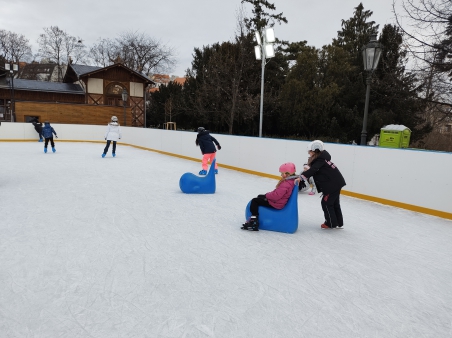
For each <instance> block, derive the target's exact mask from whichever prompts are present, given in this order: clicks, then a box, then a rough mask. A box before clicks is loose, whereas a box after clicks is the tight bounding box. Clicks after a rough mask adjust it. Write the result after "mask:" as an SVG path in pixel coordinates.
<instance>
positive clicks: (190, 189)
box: [179, 160, 216, 194]
mask: <svg viewBox="0 0 452 338" xmlns="http://www.w3.org/2000/svg"><path fill="white" fill-rule="evenodd" d="M215 161H216V160H213V162H212V164H211V165H210V170H209V173H208V174H207V175H206V176H204V177H199V176H196V175H195V174H192V173H185V174H183V175H182V177H181V178H180V180H179V187H180V190H182V192H184V193H186V194H214V193H215V190H216V183H215V170H214V168H215Z"/></svg>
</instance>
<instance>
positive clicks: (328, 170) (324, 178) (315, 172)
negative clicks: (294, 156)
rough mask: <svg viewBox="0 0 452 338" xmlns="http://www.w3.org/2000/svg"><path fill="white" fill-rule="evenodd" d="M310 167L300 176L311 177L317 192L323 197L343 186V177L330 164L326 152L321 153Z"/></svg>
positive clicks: (329, 158) (334, 166)
mask: <svg viewBox="0 0 452 338" xmlns="http://www.w3.org/2000/svg"><path fill="white" fill-rule="evenodd" d="M310 166H311V167H310V168H309V169H308V170H306V171H305V172H303V173H302V175H303V176H304V177H306V178H309V177H312V178H313V179H314V182H315V186H316V187H317V190H318V191H319V192H322V193H323V194H324V195H328V194H330V193H333V192H336V191H338V190H340V189H341V188H342V187H343V186H344V185H345V180H344V177H343V176H342V174H341V172H340V171H339V169H338V168H337V167H336V165H335V164H334V163H333V162H331V155H330V154H329V153H328V152H327V151H326V150H324V151H322V152H321V153H320V155H319V156H318V157H317V158H316V159H315V160H314V161H312V163H311V164H310Z"/></svg>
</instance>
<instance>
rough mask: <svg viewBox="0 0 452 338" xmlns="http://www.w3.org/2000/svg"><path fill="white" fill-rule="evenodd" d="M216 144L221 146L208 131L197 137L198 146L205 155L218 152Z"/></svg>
mask: <svg viewBox="0 0 452 338" xmlns="http://www.w3.org/2000/svg"><path fill="white" fill-rule="evenodd" d="M214 143H215V144H216V145H217V146H218V147H219V146H220V143H218V141H217V140H216V138H215V137H213V136H211V135H210V134H209V131H208V130H204V131H202V132H200V133H198V136H197V137H196V145H197V146H199V148H201V153H202V154H203V155H204V154H212V153H215V152H216V151H217V148H215V145H214Z"/></svg>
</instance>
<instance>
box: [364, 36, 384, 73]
mask: <svg viewBox="0 0 452 338" xmlns="http://www.w3.org/2000/svg"><path fill="white" fill-rule="evenodd" d="M381 50H382V45H381V44H380V43H379V42H377V34H372V35H371V36H370V41H369V43H368V44H367V45H365V46H364V47H363V49H362V52H363V61H364V70H366V71H368V72H373V71H374V70H375V69H376V68H377V66H378V62H379V61H380V56H381Z"/></svg>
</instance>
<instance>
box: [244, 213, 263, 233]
mask: <svg viewBox="0 0 452 338" xmlns="http://www.w3.org/2000/svg"><path fill="white" fill-rule="evenodd" d="M242 229H243V230H250V231H259V219H258V218H257V217H256V216H251V218H250V219H249V220H248V221H247V222H245V223H244V224H243V225H242Z"/></svg>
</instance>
